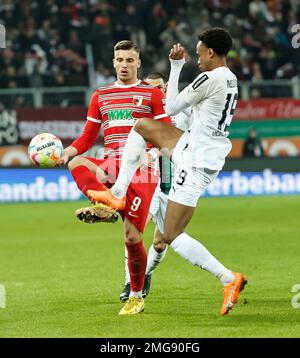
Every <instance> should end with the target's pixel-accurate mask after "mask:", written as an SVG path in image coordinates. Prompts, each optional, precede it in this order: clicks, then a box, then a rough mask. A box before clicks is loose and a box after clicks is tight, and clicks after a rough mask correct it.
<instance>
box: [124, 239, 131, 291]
mask: <svg viewBox="0 0 300 358" xmlns="http://www.w3.org/2000/svg"><path fill="white" fill-rule="evenodd" d="M128 282H130V274H129V268H128V251H127V247H126V246H125V285H126V284H127V283H128Z"/></svg>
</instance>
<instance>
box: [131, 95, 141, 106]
mask: <svg viewBox="0 0 300 358" xmlns="http://www.w3.org/2000/svg"><path fill="white" fill-rule="evenodd" d="M132 103H133V104H134V105H135V106H137V107H138V106H140V105H141V104H142V103H143V96H133V100H132Z"/></svg>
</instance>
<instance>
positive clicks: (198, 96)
mask: <svg viewBox="0 0 300 358" xmlns="http://www.w3.org/2000/svg"><path fill="white" fill-rule="evenodd" d="M212 82H213V80H212V78H211V77H210V75H209V74H208V73H207V72H204V73H201V74H200V75H199V76H197V77H196V78H195V80H194V81H193V82H192V83H191V84H190V85H188V86H187V87H185V88H184V89H183V90H182V91H181V92H180V94H179V96H180V97H182V99H184V100H185V102H186V103H188V104H189V105H191V106H192V105H196V104H197V103H200V102H202V101H203V100H204V99H206V98H207V97H208V96H209V94H210V92H211V88H212Z"/></svg>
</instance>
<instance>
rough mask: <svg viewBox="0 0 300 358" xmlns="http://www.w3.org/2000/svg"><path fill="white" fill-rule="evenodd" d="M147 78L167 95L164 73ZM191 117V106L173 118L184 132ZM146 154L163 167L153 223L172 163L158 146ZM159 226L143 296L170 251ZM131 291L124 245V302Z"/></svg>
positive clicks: (160, 213) (159, 216) (161, 210)
mask: <svg viewBox="0 0 300 358" xmlns="http://www.w3.org/2000/svg"><path fill="white" fill-rule="evenodd" d="M183 65H184V63H180V64H179V65H178V67H177V68H176V69H177V70H178V69H180V70H181V68H182V67H183ZM144 81H145V82H147V83H149V84H150V85H152V86H153V87H157V88H158V89H159V90H161V91H162V93H163V94H164V95H165V94H166V88H167V79H166V78H165V76H164V75H163V74H162V73H159V72H153V73H150V74H149V75H148V76H147V77H145V79H144ZM190 118H191V117H190V108H188V109H187V110H186V113H184V112H181V113H179V114H178V115H177V116H174V117H172V123H173V124H174V125H175V126H176V127H177V128H180V129H181V130H182V131H185V130H188V128H189V124H190ZM147 153H148V157H147V158H146V161H152V160H156V162H157V166H158V165H159V170H160V182H159V184H158V185H157V187H156V190H155V193H154V195H153V198H152V201H151V205H150V209H149V215H148V219H147V223H148V222H149V221H150V220H151V219H152V220H153V221H154V223H156V224H157V223H158V222H159V221H160V220H162V221H163V220H164V217H165V214H166V209H167V203H168V194H169V191H170V189H171V183H172V177H173V168H172V167H173V166H172V164H171V162H170V160H169V159H168V158H166V157H162V156H160V153H159V151H158V150H156V148H152V149H150V151H148V152H147ZM158 156H159V158H158ZM157 226H158V225H156V226H155V229H154V237H153V243H152V245H151V246H150V248H149V251H148V257H147V267H146V274H145V282H144V287H143V292H142V294H143V297H144V298H145V297H146V296H147V295H148V293H149V291H150V287H151V277H152V273H153V271H154V270H155V269H156V268H157V266H158V265H159V264H160V262H161V261H162V260H163V259H164V257H165V255H166V252H167V244H166V243H165V242H164V239H163V236H162V234H161V232H160V231H159V229H158V227H157ZM129 294H130V275H129V270H128V254H127V249H126V247H125V284H124V288H123V290H122V292H121V293H120V300H121V301H123V302H125V301H126V300H127V299H128V298H129Z"/></svg>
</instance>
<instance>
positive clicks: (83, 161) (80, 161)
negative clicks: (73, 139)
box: [68, 157, 87, 171]
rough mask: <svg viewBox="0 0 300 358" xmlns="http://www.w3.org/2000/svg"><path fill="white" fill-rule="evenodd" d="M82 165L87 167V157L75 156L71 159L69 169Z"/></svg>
mask: <svg viewBox="0 0 300 358" xmlns="http://www.w3.org/2000/svg"><path fill="white" fill-rule="evenodd" d="M81 165H82V166H85V167H87V159H85V158H82V157H75V158H73V159H72V160H70V161H69V163H68V169H69V170H70V171H72V170H73V169H75V168H77V167H80V166H81Z"/></svg>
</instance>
